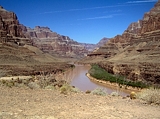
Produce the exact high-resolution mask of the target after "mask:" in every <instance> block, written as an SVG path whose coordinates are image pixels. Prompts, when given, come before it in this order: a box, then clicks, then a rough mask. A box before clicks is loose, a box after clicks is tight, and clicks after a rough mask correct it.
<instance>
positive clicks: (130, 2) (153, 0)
mask: <svg viewBox="0 0 160 119" xmlns="http://www.w3.org/2000/svg"><path fill="white" fill-rule="evenodd" d="M157 1H158V0H139V1H128V2H126V3H128V4H132V3H147V2H157Z"/></svg>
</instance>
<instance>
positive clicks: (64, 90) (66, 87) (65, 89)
mask: <svg viewBox="0 0 160 119" xmlns="http://www.w3.org/2000/svg"><path fill="white" fill-rule="evenodd" d="M70 90H71V86H70V85H68V84H64V85H62V87H61V88H60V92H61V93H62V94H67V93H68V92H69V91H70Z"/></svg>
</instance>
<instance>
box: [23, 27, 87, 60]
mask: <svg viewBox="0 0 160 119" xmlns="http://www.w3.org/2000/svg"><path fill="white" fill-rule="evenodd" d="M23 33H24V34H25V36H26V37H27V38H30V39H31V40H32V42H33V45H34V46H36V47H38V48H40V49H41V50H43V51H44V52H47V53H50V54H52V55H55V56H62V57H75V58H81V57H84V56H85V55H86V54H87V53H88V50H87V48H86V47H85V46H84V45H83V44H81V43H78V42H76V41H74V40H72V39H70V38H69V37H68V36H63V35H60V34H58V33H56V32H52V31H51V30H50V29H49V28H48V27H40V26H36V27H35V28H34V29H31V28H27V27H24V28H23Z"/></svg>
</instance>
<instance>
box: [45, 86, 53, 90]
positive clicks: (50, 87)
mask: <svg viewBox="0 0 160 119" xmlns="http://www.w3.org/2000/svg"><path fill="white" fill-rule="evenodd" d="M45 89H48V90H55V87H54V86H52V85H48V86H46V87H45Z"/></svg>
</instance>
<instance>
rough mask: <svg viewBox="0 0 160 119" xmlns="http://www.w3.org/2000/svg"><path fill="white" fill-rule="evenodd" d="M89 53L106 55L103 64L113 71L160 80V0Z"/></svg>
mask: <svg viewBox="0 0 160 119" xmlns="http://www.w3.org/2000/svg"><path fill="white" fill-rule="evenodd" d="M88 57H90V58H91V57H101V58H103V59H102V60H103V61H101V62H99V65H100V66H101V67H103V68H105V69H106V70H107V71H108V72H110V73H112V74H120V75H123V76H125V77H126V78H127V79H130V80H134V81H137V80H140V81H145V82H146V81H147V82H152V83H158V84H160V0H159V1H158V2H157V3H156V4H155V6H154V8H153V9H151V10H150V12H147V13H145V15H144V17H143V19H142V20H139V21H138V22H135V23H131V24H130V25H129V27H128V28H127V30H125V31H124V33H123V34H122V35H117V36H115V37H114V38H111V39H110V40H109V41H108V42H107V43H106V44H105V45H104V46H103V47H100V48H99V49H97V50H96V51H94V52H92V53H90V54H88Z"/></svg>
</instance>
